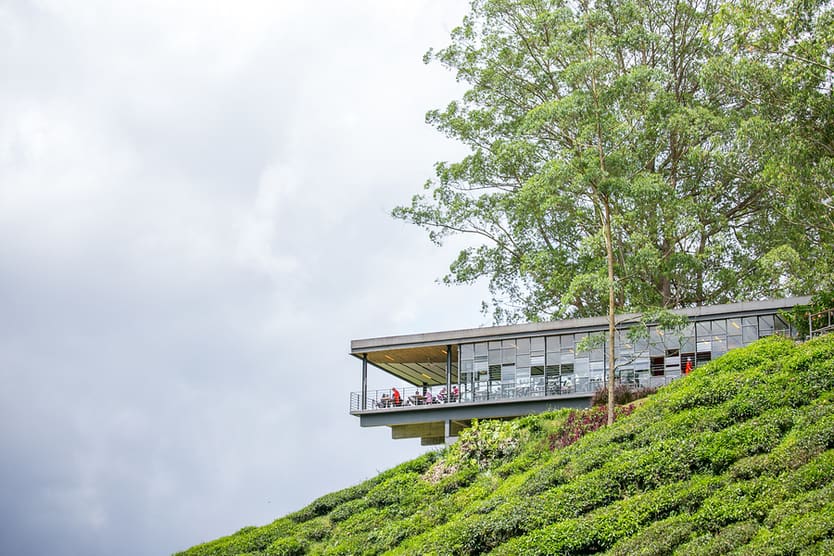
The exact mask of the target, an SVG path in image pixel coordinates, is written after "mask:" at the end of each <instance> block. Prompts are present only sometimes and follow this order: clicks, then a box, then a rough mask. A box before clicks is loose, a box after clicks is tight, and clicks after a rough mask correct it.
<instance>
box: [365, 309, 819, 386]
mask: <svg viewBox="0 0 834 556" xmlns="http://www.w3.org/2000/svg"><path fill="white" fill-rule="evenodd" d="M810 300H811V298H810V297H809V296H803V297H787V298H782V299H766V300H761V301H745V302H741V303H728V304H724V305H709V306H704V307H690V308H686V309H675V310H673V311H671V312H672V313H674V314H676V315H681V316H684V317H687V318H688V319H690V320H691V321H693V322H697V321H700V320H708V319H711V318H715V317H716V316H718V315H721V316H724V317H727V318H732V317H744V316H754V315H762V314H769V313H773V312H776V311H779V310H783V309H790V308H792V307H795V306H796V305H805V304H807V303H808V302H810ZM639 318H640V314H639V313H629V314H621V315H617V324H618V328H627V327H628V326H630V325H631V324H633V323H634V322H636V321H637V320H639ZM607 327H608V317H591V318H582V319H565V320H558V321H549V322H533V323H525V324H512V325H505V326H485V327H480V328H467V329H460V330H447V331H443V332H429V333H423V334H406V335H400V336H384V337H379V338H365V339H359V340H352V341H351V343H350V353H351V355H354V356H356V357H360V358H361V357H362V356H363V355H364V354H367V355H368V361H369V362H370V363H372V364H373V365H375V366H377V367H379V368H381V369H383V370H386V371H388V372H391V373H392V374H397V376H400V375H403V376H411V377H413V378H416V377H419V376H420V373H421V372H422V370H427V369H430V370H431V371H432V372H433V373H434V376H438V377H439V376H441V375H442V376H443V378H442V379H441V380H440V381H439V382H434V383H432V382H429V384H442V383H445V360H446V351H445V350H446V346H452V350H453V351H452V361H453V363H456V362H457V361H456V354H457V346H458V345H460V344H463V343H473V342H486V341H499V340H510V339H513V338H521V337H535V336H545V335H549V334H561V333H566V332H599V331H602V330H606V329H607ZM398 365H399V366H400V367H397V366H398ZM403 365H411V366H412V367H413V369H410V370H411V372H410V373H409V372H408V371H407V370H406V368H405V367H403ZM391 369H396V370H398V373H399V374H398V373H394V372H392V371H391ZM432 372H427V374H429V375H432ZM406 380H408V381H409V382H411V383H412V384H418V385H419V384H421V383H422V382H423V380H425V377H424V378H423V379H422V380H421V379H419V378H417V379H416V381H415V380H409V379H406Z"/></svg>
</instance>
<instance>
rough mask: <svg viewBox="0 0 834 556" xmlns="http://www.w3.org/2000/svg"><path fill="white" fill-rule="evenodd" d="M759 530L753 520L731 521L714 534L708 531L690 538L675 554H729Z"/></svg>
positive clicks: (686, 555)
mask: <svg viewBox="0 0 834 556" xmlns="http://www.w3.org/2000/svg"><path fill="white" fill-rule="evenodd" d="M758 530H759V524H758V523H757V522H755V521H741V522H738V523H731V524H729V525H727V526H726V527H723V528H722V529H720V530H719V531H718V532H717V533H716V534H715V535H712V534H710V533H707V534H704V535H701V536H699V537H696V538H694V539H692V540H691V541H690V542H688V543H686V544H684V545H683V546H681V547H679V548H678V549H677V550H676V551H675V556H716V555H718V554H729V553H731V552H732V551H733V550H735V549H737V548H739V547H742V546H744V545H745V544H747V543H748V542H750V539H752V538H753V537H754V536H755V535H756V532H757V531H758Z"/></svg>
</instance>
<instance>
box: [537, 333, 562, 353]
mask: <svg viewBox="0 0 834 556" xmlns="http://www.w3.org/2000/svg"><path fill="white" fill-rule="evenodd" d="M556 349H557V350H558V349H559V347H558V346H557V347H556ZM530 351H531V353H538V352H540V351H541V352H543V351H544V336H536V337H535V338H530Z"/></svg>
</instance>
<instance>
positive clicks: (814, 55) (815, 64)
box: [704, 0, 834, 291]
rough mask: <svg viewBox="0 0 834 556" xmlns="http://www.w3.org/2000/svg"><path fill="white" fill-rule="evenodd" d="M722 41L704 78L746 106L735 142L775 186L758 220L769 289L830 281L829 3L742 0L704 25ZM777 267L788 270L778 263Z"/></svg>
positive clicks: (832, 133)
mask: <svg viewBox="0 0 834 556" xmlns="http://www.w3.org/2000/svg"><path fill="white" fill-rule="evenodd" d="M711 32H712V34H713V40H717V41H721V42H722V43H724V44H727V45H730V46H731V48H730V49H728V50H727V51H726V52H724V53H723V54H722V55H721V56H720V57H716V58H715V59H714V60H712V61H711V62H710V64H709V65H708V67H707V68H705V71H704V74H705V77H706V78H707V79H706V82H708V83H709V84H710V88H711V90H712V91H713V92H715V93H717V94H721V95H722V96H723V97H724V98H725V99H726V102H730V103H732V104H734V105H735V106H743V107H744V110H745V111H747V112H748V113H749V115H750V116H749V117H748V122H747V126H746V129H745V136H746V138H747V141H746V142H745V146H746V148H747V149H749V151H750V152H751V153H754V154H755V156H756V157H757V158H758V159H759V160H760V161H761V162H760V163H761V172H760V174H759V176H758V179H759V180H760V181H761V182H762V183H763V184H764V186H765V187H766V188H767V189H768V190H770V191H772V192H774V194H775V195H778V202H777V203H775V204H774V208H775V210H774V211H773V213H772V215H771V219H770V220H769V221H767V222H763V225H762V229H763V230H764V231H765V232H766V233H765V234H763V235H762V238H761V240H760V243H761V245H762V248H763V256H762V259H761V261H762V265H763V268H764V269H765V272H768V271H769V273H770V275H771V276H772V282H773V283H774V285H775V286H776V287H777V288H783V289H789V290H792V291H810V290H813V289H815V288H829V289H830V288H832V287H834V249H832V248H831V246H832V243H834V3H832V2H831V1H830V0H789V1H787V2H785V1H778V2H777V1H773V0H745V1H743V2H729V3H727V4H725V5H724V6H723V7H722V8H721V10H720V12H719V15H718V17H717V18H716V20H715V22H714V25H713V26H712V27H711ZM785 269H791V271H790V272H785Z"/></svg>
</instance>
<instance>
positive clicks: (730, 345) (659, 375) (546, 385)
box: [350, 297, 810, 445]
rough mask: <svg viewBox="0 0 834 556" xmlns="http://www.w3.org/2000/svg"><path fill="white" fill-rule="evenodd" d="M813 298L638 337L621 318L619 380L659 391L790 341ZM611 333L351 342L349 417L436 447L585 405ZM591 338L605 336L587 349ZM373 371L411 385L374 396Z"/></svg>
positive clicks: (700, 310)
mask: <svg viewBox="0 0 834 556" xmlns="http://www.w3.org/2000/svg"><path fill="white" fill-rule="evenodd" d="M809 300H810V298H808V297H795V298H787V299H771V300H765V301H753V302H746V303H732V304H727V305H714V306H708V307H695V308H690V309H680V310H676V311H673V312H674V313H676V314H678V315H681V316H684V317H686V319H687V320H688V324H687V325H686V326H684V327H683V328H681V329H678V330H671V331H670V330H663V329H661V328H660V327H658V326H657V325H651V324H650V325H649V326H648V329H647V334H643V335H642V337H639V338H634V337H633V336H634V335H633V334H632V335H629V330H630V329H631V328H632V327H634V326H635V323H637V322H639V320H640V315H637V314H632V315H618V323H619V324H618V325H617V340H616V343H615V354H616V361H615V376H616V380H618V381H619V382H620V383H623V384H627V385H631V386H633V387H641V386H651V387H654V386H661V385H663V384H666V383H667V382H669V381H671V380H675V379H677V378H679V377H680V376H681V375H682V374H685V373H686V372H687V368H690V369H691V368H695V367H697V366H699V365H702V364H704V363H705V362H707V361H709V360H711V359H714V358H716V357H718V356H720V355H723V354H724V353H726V352H727V351H729V350H731V349H734V348H737V347H741V346H745V345H747V344H750V343H751V342H754V341H755V340H758V339H759V338H762V337H765V336H770V335H772V334H783V335H788V336H790V335H793V333H794V331H793V330H791V328H790V326H789V325H788V323H787V322H786V321H785V320H784V319H782V318H781V317H780V316H779V313H780V311H782V310H785V309H790V308H792V307H794V306H795V305H804V304H807V303H808V302H809ZM607 330H608V319H607V317H596V318H583V319H571V320H562V321H553V322H541V323H529V324H516V325H509V326H492V327H484V328H473V329H467V330H453V331H448V332H432V333H427V334H410V335H406V336H390V337H383V338H370V339H363V340H353V341H352V342H351V351H350V353H351V355H353V356H355V357H357V358H359V359H360V360H361V362H362V365H361V367H362V374H361V376H362V386H361V390H360V391H358V392H353V393H351V400H350V412H351V414H352V415H356V416H358V417H359V423H360V425H361V426H363V427H374V426H388V427H391V434H392V437H393V438H421V439H422V443H423V444H424V445H432V444H442V443H443V442H444V441H446V440H447V439H448V438H450V437H453V436H457V434H458V432H459V431H460V430H461V429H462V428H465V427H467V426H469V424H470V423H471V420H472V419H484V418H510V417H518V416H521V415H528V414H531V413H538V412H542V411H547V410H550V409H557V408H563V407H575V408H580V407H588V406H589V405H590V401H591V397H592V396H593V394H594V392H595V391H596V390H598V389H600V388H603V387H605V385H606V380H607V369H608V364H609V362H608V361H606V357H607V349H606V346H605V342H604V337H605V336H606V334H605V333H606V332H607ZM589 335H592V336H594V337H595V338H596V337H599V336H601V337H599V341H597V342H589V341H586V342H584V343H582V342H583V340H585V339H586V338H588V337H589ZM581 343H582V344H581ZM589 344H590V346H589V347H588V348H587V349H584V350H580V349H577V348H578V347H580V348H581V347H583V346H586V345H589ZM369 365H370V366H373V367H376V368H378V369H380V370H382V371H384V372H385V373H387V374H390V375H391V376H392V378H395V379H399V381H398V382H404V383H405V384H407V386H405V387H395V388H388V389H384V390H369V389H368V366H369Z"/></svg>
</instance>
